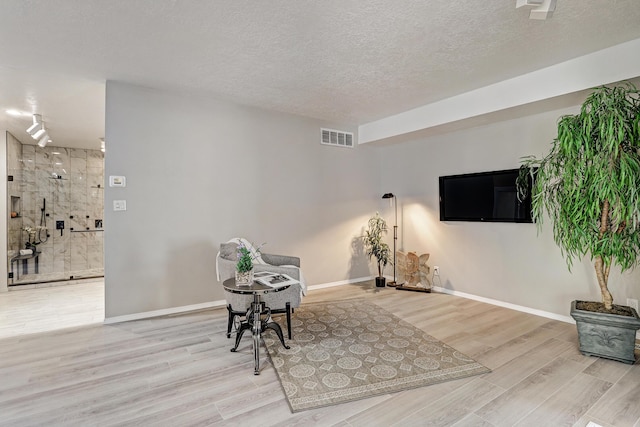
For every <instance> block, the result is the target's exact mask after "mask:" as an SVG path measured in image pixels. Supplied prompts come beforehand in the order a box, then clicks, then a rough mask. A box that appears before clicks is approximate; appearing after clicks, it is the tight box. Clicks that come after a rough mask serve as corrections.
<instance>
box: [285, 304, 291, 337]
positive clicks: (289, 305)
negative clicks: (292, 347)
mask: <svg viewBox="0 0 640 427" xmlns="http://www.w3.org/2000/svg"><path fill="white" fill-rule="evenodd" d="M286 307H287V332H288V333H289V339H291V311H292V309H291V303H287V305H286Z"/></svg>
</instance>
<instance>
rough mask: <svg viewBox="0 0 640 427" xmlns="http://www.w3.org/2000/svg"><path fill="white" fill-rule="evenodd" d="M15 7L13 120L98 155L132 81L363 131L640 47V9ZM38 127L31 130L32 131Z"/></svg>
mask: <svg viewBox="0 0 640 427" xmlns="http://www.w3.org/2000/svg"><path fill="white" fill-rule="evenodd" d="M528 17H529V10H527V9H526V8H521V9H516V8H515V0H485V1H451V0H446V1H445V0H429V1H424V0H420V1H398V0H394V1H392V0H384V1H383V0H377V1H367V2H363V1H347V0H323V1H318V0H316V1H311V0H288V1H285V0H271V1H268V2H267V1H264V2H262V1H255V0H254V1H249V0H235V1H233V2H229V1H218V0H212V1H202V0H180V1H178V0H173V1H172V0H135V1H132V0H110V1H105V0H37V1H36V0H2V2H1V8H0V40H2V43H0V77H2V79H1V80H0V108H1V109H2V110H0V124H4V125H5V127H7V128H9V130H11V131H12V132H14V133H16V132H18V133H19V132H22V134H20V135H16V136H18V137H19V138H21V137H24V136H26V134H25V133H24V129H23V127H22V122H21V121H24V123H28V121H29V119H28V118H25V119H21V120H16V119H11V120H9V119H7V117H6V115H5V114H4V110H5V109H7V108H17V109H21V110H26V111H28V112H38V113H42V114H43V116H44V118H45V120H46V121H47V122H48V124H49V127H50V129H51V132H50V134H51V136H52V137H53V138H54V140H55V143H56V145H66V146H82V145H86V144H88V145H91V146H92V147H93V148H96V147H97V146H99V143H98V142H97V138H99V137H101V136H104V87H103V85H104V82H105V81H106V80H109V79H110V80H119V81H124V82H129V83H134V84H140V85H143V86H148V87H155V88H159V89H168V90H171V91H183V92H187V93H190V94H193V95H198V96H214V97H217V98H222V99H228V100H232V101H235V102H239V103H242V104H247V105H253V106H258V107H262V108H266V109H272V110H277V111H284V112H288V113H294V114H300V115H304V116H310V117H316V118H321V119H326V120H330V121H336V122H339V123H348V124H361V123H366V122H369V121H372V120H375V119H379V118H382V117H386V116H389V115H392V114H396V113H399V112H402V111H406V110H408V109H411V108H414V107H417V106H421V105H424V104H428V103H431V102H434V101H437V100H440V99H443V98H447V97H450V96H453V95H457V94H460V93H463V92H466V91H469V90H472V89H476V88H479V87H482V86H486V85H488V84H492V83H496V82H498V81H501V80H504V79H507V78H511V77H514V76H517V75H521V74H524V73H527V72H530V71H534V70H537V69H540V68H543V67H546V66H549V65H552V64H556V63H559V62H562V61H565V60H568V59H572V58H575V57H578V56H582V55H585V54H587V53H590V52H594V51H597V50H600V49H603V48H606V47H609V46H613V45H615V44H619V43H622V42H624V41H628V40H632V39H637V38H640V24H639V23H640V1H639V0H609V1H602V0H559V1H558V4H557V8H556V11H555V13H554V15H553V17H552V18H551V19H550V20H547V21H534V20H530V19H529V18H528ZM25 120H26V121H25Z"/></svg>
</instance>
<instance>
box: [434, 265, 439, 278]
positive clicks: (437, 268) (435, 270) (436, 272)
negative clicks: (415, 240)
mask: <svg viewBox="0 0 640 427" xmlns="http://www.w3.org/2000/svg"><path fill="white" fill-rule="evenodd" d="M433 275H434V276H439V275H440V267H438V266H437V265H436V266H434V267H433Z"/></svg>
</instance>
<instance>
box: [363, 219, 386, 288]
mask: <svg viewBox="0 0 640 427" xmlns="http://www.w3.org/2000/svg"><path fill="white" fill-rule="evenodd" d="M386 232H387V223H386V221H385V220H384V219H383V218H382V217H381V216H380V215H379V214H378V212H376V214H375V216H372V217H371V218H370V219H369V224H368V229H367V230H366V231H365V235H364V246H365V248H366V251H367V255H368V256H369V260H371V258H372V257H376V261H377V265H378V277H376V286H377V287H379V288H384V286H385V282H386V279H385V277H384V276H383V275H382V272H383V271H384V267H386V266H387V264H389V256H390V254H391V250H390V249H389V245H387V244H386V243H385V242H383V241H382V235H383V234H385V233H386Z"/></svg>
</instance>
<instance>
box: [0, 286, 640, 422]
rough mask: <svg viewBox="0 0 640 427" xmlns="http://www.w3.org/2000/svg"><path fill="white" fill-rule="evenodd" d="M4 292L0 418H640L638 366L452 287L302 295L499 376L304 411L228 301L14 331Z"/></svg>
mask: <svg viewBox="0 0 640 427" xmlns="http://www.w3.org/2000/svg"><path fill="white" fill-rule="evenodd" d="M38 291H40V290H38V289H35V290H32V291H23V292H25V295H23V296H21V298H22V299H23V301H22V302H23V303H24V300H25V299H28V298H27V295H26V293H27V292H34V293H36V295H35V296H34V298H37V297H38V295H37V292H38ZM6 295H7V294H0V316H2V317H0V330H1V329H2V326H1V325H3V324H4V325H5V331H4V333H5V337H4V338H0V425H9V426H22V425H46V426H51V425H65V426H67V425H83V426H85V425H100V426H103V425H104V426H108V425H142V426H147V425H166V426H190V425H237V426H269V425H301V426H307V425H336V426H377V425H381V426H389V425H397V426H414V425H415V426H423V425H441V426H458V427H461V426H513V425H518V426H586V425H587V424H588V423H589V421H593V422H596V423H598V424H600V425H602V426H635V427H640V365H639V364H638V363H636V365H633V366H630V365H625V364H622V363H618V362H612V361H608V360H603V359H597V358H590V357H584V356H582V355H580V353H579V352H578V350H577V341H576V332H575V326H573V325H569V324H565V323H561V322H556V321H550V320H548V319H544V318H540V317H536V316H533V315H529V314H524V313H519V312H515V311H511V310H507V309H504V308H499V307H495V306H491V305H487V304H483V303H480V302H476V301H471V300H466V299H463V298H458V297H453V296H449V295H443V294H422V293H414V292H403V291H396V290H394V289H391V288H385V289H381V290H377V289H376V288H375V287H374V286H373V285H372V284H360V285H345V286H340V287H335V288H328V289H322V290H316V291H312V292H310V294H309V295H308V296H307V297H306V299H305V303H307V302H318V301H333V300H338V299H348V298H368V299H369V300H370V301H373V302H375V303H376V304H378V305H380V306H381V307H383V308H385V309H386V310H388V311H390V312H392V313H394V314H395V315H397V316H399V317H401V318H403V319H404V320H406V321H409V322H411V323H413V324H415V325H416V326H417V327H418V328H421V329H423V330H424V331H425V332H427V333H429V334H431V335H433V336H435V337H436V338H439V339H440V340H442V341H444V342H446V343H447V344H450V345H452V346H454V347H456V348H457V349H458V350H460V351H462V352H464V353H466V354H468V355H470V356H472V357H474V358H475V359H476V360H478V361H479V362H481V363H483V364H484V365H486V366H488V367H489V368H491V369H492V370H493V372H491V373H489V374H485V375H482V376H476V377H472V378H465V379H461V380H456V381H450V382H445V383H442V384H437V385H433V386H429V387H424V388H420V389H414V390H408V391H405V392H401V393H395V394H392V395H384V396H377V397H372V398H369V399H365V400H360V401H356V402H351V403H346V404H342V405H337V406H331V407H327V408H321V409H317V410H311V411H305V412H301V413H296V414H292V413H291V412H290V410H289V407H288V405H287V403H286V401H285V399H284V395H283V393H282V390H281V388H280V385H279V383H278V380H277V378H276V375H275V372H274V370H273V368H272V367H271V366H270V365H269V362H268V359H266V358H265V359H264V360H263V362H262V366H263V369H262V373H261V375H259V376H254V375H253V373H252V372H253V370H252V365H253V361H252V357H253V356H252V353H251V347H250V345H251V341H250V338H248V337H247V338H246V339H245V340H244V341H243V344H241V347H240V350H241V351H240V352H239V353H231V352H229V349H230V347H231V340H228V339H226V337H225V333H224V332H225V327H226V311H225V310H223V309H212V310H206V311H200V312H194V313H190V314H186V315H180V316H167V317H162V318H156V319H148V320H141V321H135V322H127V323H121V324H116V325H108V326H107V325H102V324H95V323H94V324H89V325H86V326H74V327H67V328H64V329H57V330H51V331H45V332H35V331H32V332H31V333H29V332H25V333H23V334H20V335H15V334H14V335H13V336H11V334H10V333H8V332H7V330H6V329H10V327H6V325H7V324H8V322H9V321H8V320H7V316H6V312H8V313H13V315H19V312H20V309H19V308H18V307H9V306H8V303H7V299H6V298H3V297H4V296H6ZM30 307H33V308H30V311H32V313H31V316H32V318H36V317H37V310H38V309H37V305H35V306H30ZM29 319H30V317H29V316H26V317H25V321H29ZM55 322H56V319H52V322H51V323H55ZM62 322H64V321H62ZM89 322H91V320H89ZM61 326H63V327H65V326H68V325H67V324H65V323H63V324H62V325H61ZM26 330H28V328H26V327H24V328H23V332H24V331H26ZM263 353H264V352H263Z"/></svg>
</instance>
